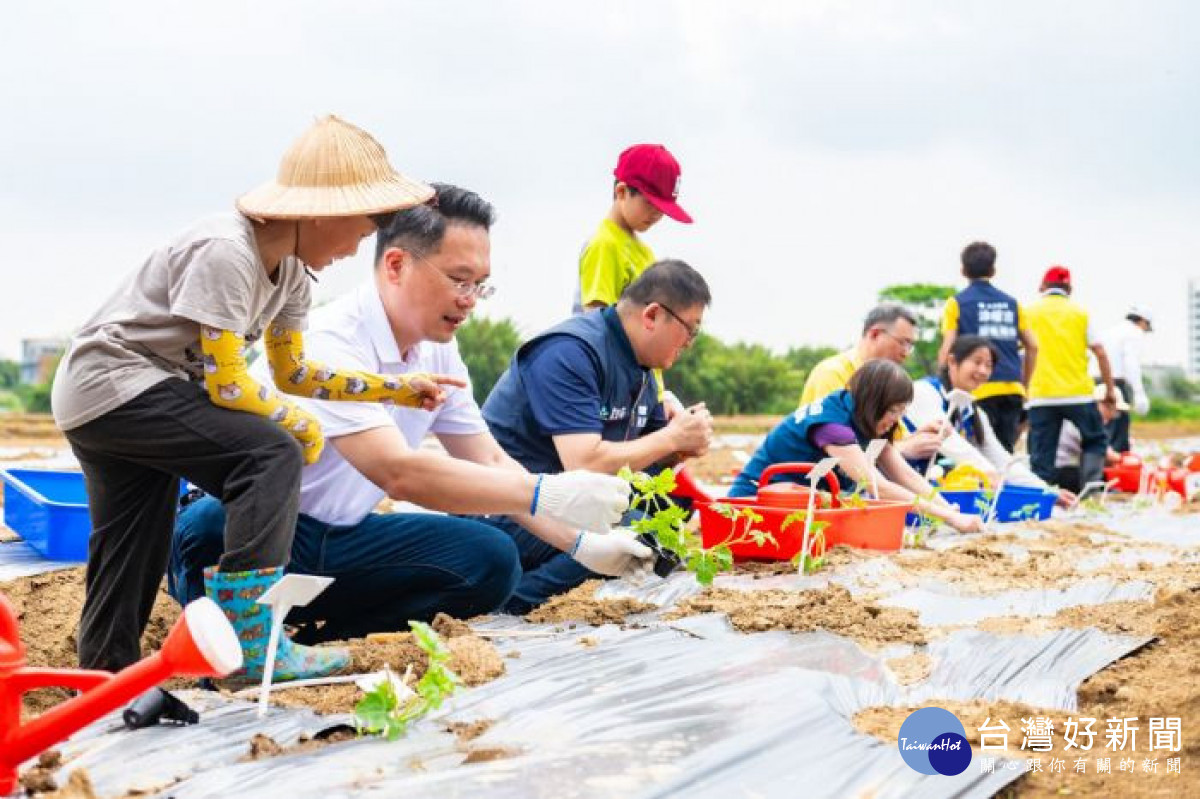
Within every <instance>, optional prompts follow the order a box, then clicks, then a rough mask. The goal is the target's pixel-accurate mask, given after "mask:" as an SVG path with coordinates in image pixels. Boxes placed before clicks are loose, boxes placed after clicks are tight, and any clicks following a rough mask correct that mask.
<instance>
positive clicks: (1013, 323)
mask: <svg viewBox="0 0 1200 799" xmlns="http://www.w3.org/2000/svg"><path fill="white" fill-rule="evenodd" d="M975 307H976V308H977V309H978V314H979V335H981V336H983V337H984V338H994V339H1001V340H1010V341H1011V340H1015V339H1016V337H1017V312H1016V311H1015V310H1013V308H1012V306H1010V305H1009V304H1008V303H1007V302H977V303H975Z"/></svg>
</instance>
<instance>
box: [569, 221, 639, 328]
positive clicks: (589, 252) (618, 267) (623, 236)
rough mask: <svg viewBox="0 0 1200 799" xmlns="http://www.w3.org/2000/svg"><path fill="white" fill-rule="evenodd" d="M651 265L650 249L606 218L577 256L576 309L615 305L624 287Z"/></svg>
mask: <svg viewBox="0 0 1200 799" xmlns="http://www.w3.org/2000/svg"><path fill="white" fill-rule="evenodd" d="M652 263H654V252H653V251H652V250H651V249H650V248H649V247H647V246H646V245H645V244H644V243H642V241H640V240H639V239H637V238H636V237H634V235H633V234H632V233H627V232H626V231H624V230H622V229H621V227H620V225H618V224H617V223H616V222H613V221H612V220H611V219H608V218H605V219H604V221H603V222H601V223H600V227H599V228H598V229H597V230H596V235H595V236H593V237H592V240H591V241H589V242H588V243H587V245H586V246H584V248H583V252H582V253H580V254H579V309H584V308H587V306H588V303H592V302H602V303H604V304H605V305H615V304H616V302H617V300H618V299H620V297H621V292H622V291H624V290H625V287H626V286H628V285H629V284H630V283H632V282H633V281H634V280H636V279H637V277H638V276H639V275H640V274H642V272H645V271H646V268H647V267H648V266H650V264H652ZM577 310H578V309H577Z"/></svg>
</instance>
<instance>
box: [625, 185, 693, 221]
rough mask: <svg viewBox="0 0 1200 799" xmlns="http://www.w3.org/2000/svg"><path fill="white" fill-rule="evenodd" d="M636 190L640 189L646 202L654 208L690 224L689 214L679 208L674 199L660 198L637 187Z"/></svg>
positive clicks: (676, 219)
mask: <svg viewBox="0 0 1200 799" xmlns="http://www.w3.org/2000/svg"><path fill="white" fill-rule="evenodd" d="M638 191H640V192H641V193H642V196H643V197H645V198H646V202H648V203H650V204H651V205H653V206H654V207H655V208H657V209H658V210H660V211H662V212H663V213H664V214H666V215H667V216H669V217H671V218H672V219H674V220H675V221H676V222H682V223H684V224H685V225H690V224H692V217H691V215H690V214H689V213H688V212H687V211H685V210H683V209H682V208H680V207H679V203H677V202H675V201H674V200H661V199H659V198H658V197H655V196H654V195H653V194H651V193H650V192H648V191H646V190H645V189H640V188H639V189H638Z"/></svg>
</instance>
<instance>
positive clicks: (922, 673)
mask: <svg viewBox="0 0 1200 799" xmlns="http://www.w3.org/2000/svg"><path fill="white" fill-rule="evenodd" d="M886 662H887V667H888V669H890V670H891V672H892V674H894V675H895V677H896V682H898V683H900V684H901V685H913V684H914V683H919V682H921V681H922V680H925V679H926V678H928V677H929V675H930V673H931V672H932V671H933V658H932V657H930V656H929V654H928V653H926V652H913V653H912V654H911V655H905V656H903V657H898V658H889V659H888V660H887V661H886Z"/></svg>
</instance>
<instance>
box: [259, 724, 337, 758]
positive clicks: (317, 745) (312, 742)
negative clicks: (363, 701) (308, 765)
mask: <svg viewBox="0 0 1200 799" xmlns="http://www.w3.org/2000/svg"><path fill="white" fill-rule="evenodd" d="M357 737H358V733H357V732H355V730H354V728H353V727H351V726H349V725H339V726H337V727H335V728H333V729H332V730H329V731H326V732H324V733H318V734H317V736H315V737H313V738H309V737H308V736H307V735H301V736H300V738H299V739H298V740H297V741H296V743H294V744H292V745H291V746H283V745H282V744H280V743H279V742H278V741H276V740H275V739H274V738H272V737H271V736H269V735H263V734H262V733H257V734H256V735H255V736H254V737H253V738H251V739H250V743H249V747H248V751H247V753H246V754H244V755H242V756H241V757H240V758H238V761H237V762H239V763H249V762H252V761H255V760H267V759H269V758H272V757H279V756H280V755H294V754H299V753H301V752H311V751H313V750H316V749H322V748H324V747H326V746H329V745H331V744H335V743H339V742H341V741H349V740H353V739H355V738H357Z"/></svg>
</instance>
